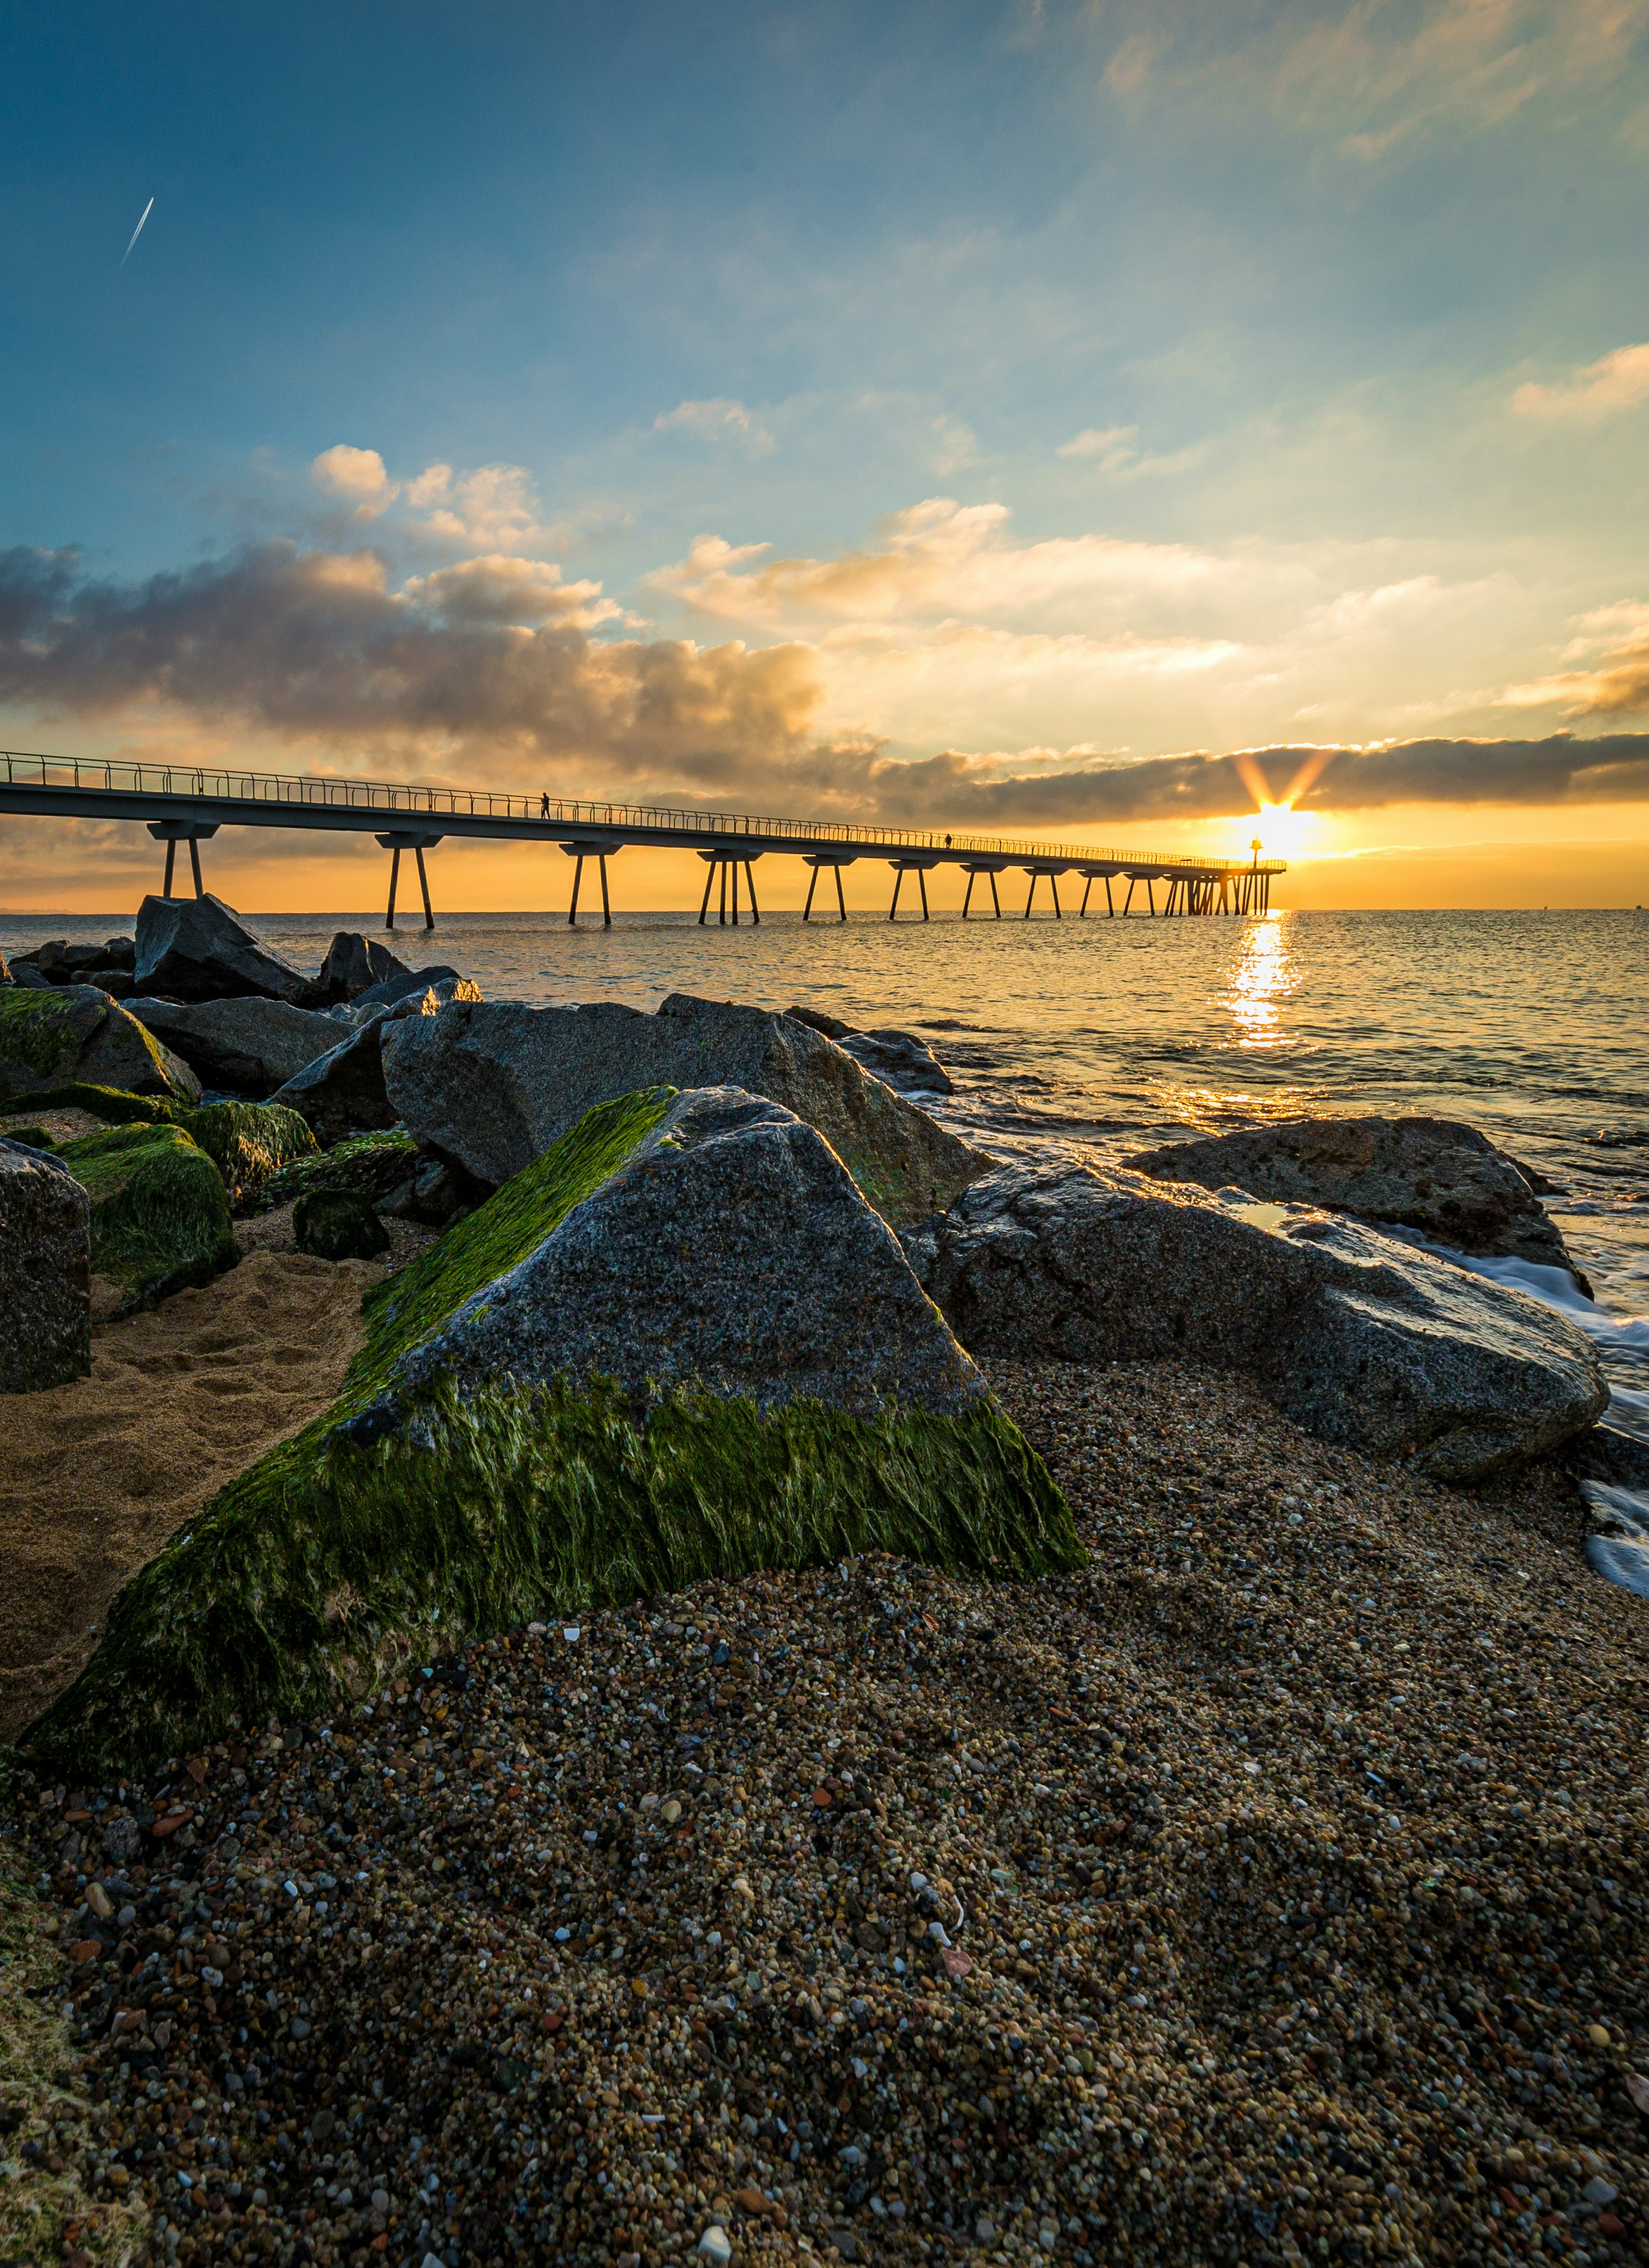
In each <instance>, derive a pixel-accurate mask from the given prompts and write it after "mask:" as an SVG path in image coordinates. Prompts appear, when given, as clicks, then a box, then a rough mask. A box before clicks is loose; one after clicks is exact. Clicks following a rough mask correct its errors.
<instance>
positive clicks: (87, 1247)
mask: <svg viewBox="0 0 1649 2268" xmlns="http://www.w3.org/2000/svg"><path fill="white" fill-rule="evenodd" d="M91 1235H92V1201H91V1199H90V1197H88V1196H87V1195H86V1192H85V1189H82V1187H81V1186H80V1184H79V1182H77V1181H76V1179H75V1177H74V1175H72V1174H71V1173H70V1171H69V1169H68V1168H67V1167H65V1166H63V1165H61V1164H59V1163H58V1161H57V1160H55V1158H51V1157H48V1156H45V1155H43V1154H42V1153H41V1152H40V1151H38V1150H33V1149H30V1148H26V1146H24V1145H22V1144H20V1143H16V1142H8V1141H4V1140H0V1394H33V1393H37V1392H39V1391H40V1389H41V1388H45V1387H49V1386H62V1385H64V1384H66V1383H67V1381H69V1380H70V1379H72V1378H84V1377H85V1375H86V1374H87V1373H88V1372H89V1371H90V1370H91V1368H92V1325H91V1316H92V1301H91V1290H92V1276H91Z"/></svg>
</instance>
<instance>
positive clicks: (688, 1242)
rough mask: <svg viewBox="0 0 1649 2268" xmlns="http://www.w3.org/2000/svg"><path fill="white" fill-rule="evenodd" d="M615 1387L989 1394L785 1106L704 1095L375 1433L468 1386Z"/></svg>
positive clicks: (831, 1397)
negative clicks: (431, 1395) (441, 1384)
mask: <svg viewBox="0 0 1649 2268" xmlns="http://www.w3.org/2000/svg"><path fill="white" fill-rule="evenodd" d="M597 1375H600V1376H601V1377H606V1378H613V1379H615V1380H616V1381H618V1383H619V1384H620V1386H621V1387H622V1388H623V1389H624V1390H625V1392H626V1394H627V1395H629V1396H630V1397H631V1398H632V1400H633V1401H634V1402H635V1403H637V1404H638V1405H640V1406H642V1407H644V1406H645V1405H646V1404H647V1403H650V1402H651V1401H652V1399H653V1398H654V1397H655V1395H656V1394H657V1392H658V1391H659V1389H666V1390H667V1389H668V1388H672V1387H686V1386H695V1387H698V1388H704V1389H705V1390H707V1391H709V1392H710V1393H712V1394H714V1395H723V1396H732V1395H738V1396H747V1397H748V1398H749V1399H750V1400H752V1401H753V1402H755V1404H756V1405H757V1407H758V1408H760V1409H763V1410H766V1409H770V1408H772V1407H773V1406H774V1405H775V1404H777V1403H784V1402H790V1401H792V1400H795V1399H798V1398H801V1397H806V1398H808V1399H812V1400H817V1401H820V1402H822V1403H825V1404H827V1405H828V1407H831V1408H834V1409H839V1410H847V1411H848V1412H850V1413H851V1414H854V1415H858V1416H871V1415H874V1414H875V1413H877V1412H878V1411H880V1410H883V1409H884V1408H887V1407H889V1406H896V1407H898V1408H909V1407H912V1406H914V1407H916V1408H919V1409H924V1410H931V1411H932V1412H934V1413H935V1414H937V1415H939V1416H946V1417H954V1416H960V1415H961V1414H962V1413H963V1412H964V1411H966V1410H970V1409H972V1408H973V1407H974V1406H975V1404H977V1403H980V1402H981V1401H983V1399H984V1398H985V1393H986V1389H985V1385H984V1381H983V1379H982V1378H981V1376H980V1374H979V1373H978V1371H977V1370H976V1369H975V1366H974V1365H973V1363H972V1362H971V1361H970V1360H969V1359H968V1356H967V1355H966V1354H964V1353H963V1352H962V1350H961V1347H959V1346H958V1345H957V1344H956V1342H955V1340H954V1339H953V1337H952V1336H951V1333H950V1331H949V1330H948V1329H946V1325H945V1323H944V1322H943V1321H942V1320H941V1318H940V1317H939V1315H938V1314H936V1313H935V1312H934V1309H933V1307H932V1305H931V1302H930V1301H929V1300H927V1299H926V1298H925V1297H924V1294H923V1292H922V1288H921V1286H920V1285H918V1284H917V1280H916V1278H915V1277H914V1276H913V1275H912V1274H911V1272H910V1270H909V1265H908V1264H907V1263H906V1260H905V1256H904V1254H903V1252H902V1249H901V1247H900V1243H899V1240H898V1238H897V1237H896V1236H895V1235H894V1233H893V1232H892V1231H891V1230H890V1229H889V1228H888V1226H887V1224H886V1222H885V1221H883V1220H881V1219H880V1218H879V1217H878V1216H877V1214H876V1213H875V1212H874V1211H872V1209H871V1207H870V1206H868V1205H867V1204H865V1201H864V1199H863V1198H862V1197H861V1196H860V1195H859V1192H858V1189H856V1188H855V1187H854V1185H853V1182H852V1181H851V1179H850V1176H849V1175H847V1174H846V1173H845V1172H844V1170H843V1166H842V1162H841V1160H840V1159H839V1158H838V1157H837V1156H836V1153H835V1152H834V1151H833V1150H832V1149H831V1148H830V1146H829V1145H828V1143H826V1142H825V1141H824V1140H822V1139H821V1137H820V1135H819V1134H818V1133H817V1132H815V1130H813V1128H812V1127H811V1126H808V1125H806V1124H805V1123H803V1122H802V1120H800V1119H799V1118H798V1117H797V1116H795V1114H794V1113H793V1112H791V1111H789V1110H786V1109H784V1108H782V1107H781V1106H780V1105H779V1104H777V1103H775V1102H771V1101H767V1100H765V1099H763V1098H762V1097H761V1096H759V1095H750V1094H744V1093H741V1092H740V1091H739V1090H738V1089H736V1088H727V1087H710V1088H699V1089H695V1090H692V1091H690V1092H688V1093H687V1094H681V1095H678V1096H677V1097H675V1099H674V1101H672V1103H671V1105H670V1108H669V1109H668V1111H667V1112H666V1116H665V1117H664V1119H663V1121H662V1123H660V1124H659V1125H658V1126H657V1127H656V1128H655V1129H654V1130H653V1131H652V1133H651V1134H649V1135H648V1136H647V1137H646V1138H645V1139H644V1141H643V1142H642V1143H641V1145H639V1147H638V1148H637V1151H636V1152H635V1153H634V1155H633V1156H632V1157H631V1158H630V1159H629V1162H628V1163H627V1164H625V1165H624V1166H623V1167H622V1168H621V1169H620V1170H619V1171H618V1172H617V1173H615V1175H613V1176H612V1177H611V1179H610V1180H608V1181H607V1182H604V1183H603V1184H602V1186H601V1187H600V1189H598V1190H597V1191H596V1193H595V1194H594V1195H593V1197H589V1198H587V1199H586V1200H585V1202H584V1203H583V1204H578V1205H577V1206H575V1207H574V1208H573V1210H572V1211H571V1212H569V1213H568V1214H567V1216H566V1217H565V1218H564V1219H563V1220H562V1222H561V1224H560V1225H559V1226H557V1227H556V1228H555V1229H554V1230H552V1231H551V1233H549V1234H548V1236H547V1237H546V1238H545V1239H544V1241H543V1242H542V1243H541V1244H540V1245H539V1246H538V1247H537V1248H536V1249H535V1250H534V1251H533V1252H532V1253H530V1254H529V1255H528V1256H527V1257H526V1259H525V1260H523V1261H521V1262H520V1263H519V1264H518V1265H517V1266H515V1267H514V1268H512V1270H510V1271H509V1272H508V1273H507V1274H506V1275H504V1276H502V1277H500V1278H497V1279H496V1280H495V1281H494V1282H492V1283H490V1284H489V1285H486V1286H484V1287H483V1289H482V1290H481V1291H479V1292H476V1293H475V1295H474V1296H473V1297H471V1298H470V1299H469V1300H467V1301H466V1302H465V1303H464V1305H463V1306H462V1307H460V1308H459V1310H458V1311H457V1313H456V1314H454V1315H453V1317H452V1319H451V1321H450V1322H448V1323H447V1324H446V1325H445V1328H444V1329H441V1330H440V1331H439V1332H438V1333H437V1334H436V1335H435V1336H434V1337H432V1338H430V1339H428V1340H426V1341H424V1342H423V1344H421V1345H420V1346H418V1347H417V1348H416V1349H415V1350H414V1351H413V1352H412V1353H411V1354H409V1355H408V1356H405V1357H403V1358H402V1359H401V1364H400V1366H399V1367H398V1369H397V1371H396V1372H395V1373H394V1375H393V1376H392V1378H391V1380H390V1381H389V1384H388V1387H387V1388H386V1398H385V1401H384V1403H379V1404H377V1405H375V1406H374V1410H372V1412H370V1413H369V1414H368V1416H367V1417H366V1418H365V1420H364V1431H365V1432H367V1433H369V1434H370V1433H372V1432H374V1431H375V1430H377V1429H378V1428H379V1427H380V1426H381V1425H382V1424H383V1423H384V1420H385V1415H386V1409H387V1408H388V1407H390V1406H393V1405H394V1404H395V1403H398V1402H399V1401H400V1399H401V1397H402V1396H403V1395H404V1396H410V1397H412V1398H414V1399H416V1398H417V1397H418V1396H420V1395H422V1393H423V1391H424V1389H426V1388H429V1387H431V1386H432V1385H434V1384H435V1383H437V1382H438V1381H451V1382H452V1384H453V1386H455V1387H456V1388H457V1390H458V1393H459V1395H460V1399H462V1398H463V1397H464V1395H465V1394H466V1392H467V1390H468V1389H470V1388H475V1387H479V1386H481V1385H482V1384H484V1383H486V1382H487V1381H496V1380H498V1379H501V1378H505V1377H507V1378H510V1379H512V1380H513V1381H515V1382H516V1384H518V1385H520V1386H531V1385H539V1384H548V1382H549V1381H551V1380H552V1379H556V1378H558V1377H560V1378H564V1379H566V1380H568V1381H570V1382H571V1383H572V1384H574V1385H575V1386H576V1385H579V1384H582V1383H584V1382H586V1381H588V1380H590V1379H591V1378H592V1377H594V1376H597Z"/></svg>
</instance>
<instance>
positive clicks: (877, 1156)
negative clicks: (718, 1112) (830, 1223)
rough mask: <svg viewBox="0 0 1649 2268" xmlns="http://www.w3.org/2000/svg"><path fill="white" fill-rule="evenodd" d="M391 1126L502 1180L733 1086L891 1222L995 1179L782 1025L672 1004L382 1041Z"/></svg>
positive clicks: (538, 1015) (470, 1011)
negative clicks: (754, 1097)
mask: <svg viewBox="0 0 1649 2268" xmlns="http://www.w3.org/2000/svg"><path fill="white" fill-rule="evenodd" d="M384 1074H385V1084H386V1093H387V1095H388V1098H389V1102H390V1105H391V1107H392V1108H393V1109H394V1112H395V1114H396V1116H398V1117H400V1118H401V1119H403V1120H404V1121H405V1123H406V1124H407V1127H408V1129H409V1131H410V1132H411V1133H412V1134H413V1135H414V1136H415V1137H416V1138H417V1139H418V1140H419V1141H420V1142H422V1143H423V1144H425V1145H427V1146H428V1147H430V1148H431V1149H433V1150H437V1151H439V1152H441V1153H442V1154H443V1155H445V1156H446V1157H450V1158H453V1159H456V1160H459V1161H460V1163H462V1164H463V1165H464V1166H465V1167H467V1169H468V1170H469V1171H470V1172H471V1173H472V1174H474V1175H476V1176H477V1177H478V1178H480V1179H482V1180H484V1181H489V1182H504V1181H507V1180H508V1179H509V1178H510V1176H511V1175H512V1174H515V1173H518V1172H519V1170H520V1169H521V1167H523V1166H524V1165H526V1163H527V1162H528V1160H530V1159H532V1158H534V1157H535V1156H537V1155H538V1154H539V1153H540V1152H541V1151H542V1150H543V1149H544V1148H545V1147H546V1146H547V1145H548V1143H550V1142H551V1141H553V1140H554V1139H555V1138H556V1136H557V1135H558V1134H561V1133H563V1132H564V1131H565V1130H566V1129H567V1128H568V1127H569V1126H571V1124H573V1123H574V1122H575V1121H576V1120H577V1119H578V1118H579V1117H581V1116H583V1114H584V1112H585V1110H587V1109H588V1108H591V1107H592V1105H593V1104H595V1103H598V1102H601V1101H608V1100H610V1099H612V1098H613V1097H614V1096H616V1095H620V1094H629V1093H632V1092H634V1091H635V1090H637V1088H640V1087H646V1086H677V1087H681V1088H688V1087H698V1086H738V1087H741V1088H743V1089H744V1090H745V1091H746V1092H747V1093H749V1094H763V1095H767V1096H769V1098H770V1099H771V1100H772V1101H775V1102H778V1103H782V1104H783V1105H784V1108H787V1109H789V1110H793V1111H794V1112H795V1113H796V1115H797V1116H798V1117H799V1118H802V1119H805V1120H806V1122H807V1123H808V1124H809V1125H811V1126H813V1127H816V1128H817V1129H818V1130H819V1132H820V1133H821V1134H822V1135H823V1136H824V1138H825V1139H826V1141H827V1142H828V1143H829V1145H831V1147H832V1148H833V1149H834V1150H835V1151H836V1154H837V1156H838V1157H839V1158H841V1160H843V1164H844V1165H845V1166H846V1167H847V1168H848V1170H849V1172H850V1174H851V1175H852V1176H853V1178H854V1180H855V1181H856V1182H858V1186H859V1189H861V1190H862V1192H863V1193H864V1195H865V1197H867V1198H868V1199H869V1201H870V1203H871V1204H872V1205H874V1206H875V1207H876V1209H877V1211H879V1212H880V1213H881V1214H882V1215H883V1217H884V1218H885V1219H887V1220H889V1221H891V1222H893V1223H894V1225H895V1226H902V1225H903V1224H904V1223H907V1222H911V1221H916V1220H919V1219H922V1218H924V1215H926V1214H928V1213H931V1212H932V1211H937V1210H938V1209H939V1208H940V1207H942V1206H944V1205H946V1204H949V1203H950V1202H951V1201H952V1200H953V1198H954V1197H956V1196H957V1195H958V1194H959V1193H960V1192H961V1190H962V1189H965V1188H966V1187H967V1186H968V1182H971V1181H973V1180H975V1178H976V1177H977V1176H978V1175H979V1174H981V1173H982V1172H983V1171H985V1170H986V1169H987V1166H988V1163H989V1161H988V1160H985V1159H984V1158H983V1156H982V1155H981V1153H980V1152H977V1151H975V1150H972V1149H970V1148H969V1147H968V1145H967V1144H966V1143H963V1142H961V1141H959V1140H958V1139H957V1138H956V1137H955V1136H954V1135H953V1134H951V1133H948V1132H946V1130H945V1129H944V1128H943V1127H941V1126H939V1125H938V1124H936V1123H935V1122H934V1121H933V1120H932V1119H931V1118H930V1117H929V1116H927V1114H926V1113H925V1112H924V1111H922V1110H920V1109H918V1108H917V1107H916V1106H915V1105H914V1104H911V1103H909V1102H907V1101H905V1100H904V1099H903V1097H902V1096H901V1095H898V1094H894V1092H893V1090H892V1089H891V1088H890V1087H889V1086H887V1085H886V1084H885V1083H884V1082H883V1081H882V1080H880V1079H875V1078H872V1077H869V1076H867V1075H866V1073H865V1071H863V1070H862V1069H861V1067H860V1066H859V1065H858V1064H856V1063H855V1062H854V1061H853V1059H852V1057H850V1056H848V1055H845V1054H844V1053H843V1050H842V1049H840V1048H839V1047H837V1046H836V1044H835V1042H832V1041H830V1040H828V1039H826V1038H824V1037H823V1036H822V1035H821V1034H819V1033H817V1032H814V1031H813V1030H811V1029H809V1028H807V1027H805V1026H802V1025H799V1024H798V1023H796V1022H794V1021H793V1020H791V1018H789V1017H788V1016H775V1015H769V1013H767V1012H766V1011H764V1010H762V1009H758V1008H746V1007H740V1006H739V1005H735V1004H733V1003H731V1002H727V1003H722V1002H715V1001H708V1000H697V999H694V998H691V997H690V996H689V995H688V994H686V993H680V992H676V993H672V994H671V995H670V997H669V998H668V999H666V1001H665V1002H664V1004H663V1005H662V1006H661V1007H660V1008H659V1012H658V1013H657V1014H656V1015H652V1016H648V1015H644V1014H643V1013H641V1012H640V1011H639V1010H637V1009H634V1008H627V1007H622V1006H621V1005H618V1004H616V1003H614V1002H600V1003H597V1004H595V1005H592V1006H589V1007H576V1008H528V1007H524V1006H519V1005H512V1004H508V1003H505V1004H498V1005H489V1006H481V1007H466V1006H465V1005H462V1004H460V1005H454V1006H453V1007H452V1008H450V1009H446V1010H445V1011H443V1013H441V1014H440V1015H439V1016H435V1017H425V1018H414V1019H412V1020H409V1022H407V1023H405V1024H401V1025H397V1026H395V1027H394V1028H393V1029H392V1030H391V1031H389V1032H387V1033H386V1035H385V1039H384Z"/></svg>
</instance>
